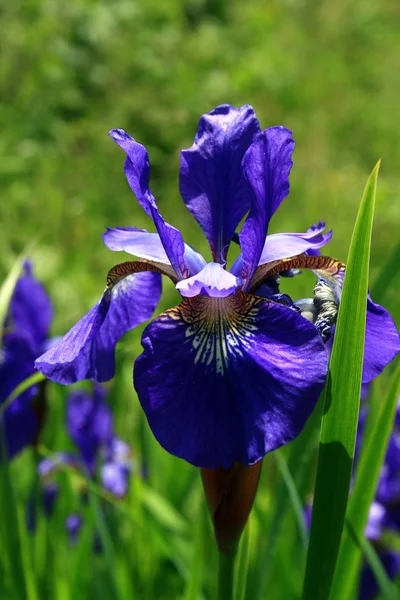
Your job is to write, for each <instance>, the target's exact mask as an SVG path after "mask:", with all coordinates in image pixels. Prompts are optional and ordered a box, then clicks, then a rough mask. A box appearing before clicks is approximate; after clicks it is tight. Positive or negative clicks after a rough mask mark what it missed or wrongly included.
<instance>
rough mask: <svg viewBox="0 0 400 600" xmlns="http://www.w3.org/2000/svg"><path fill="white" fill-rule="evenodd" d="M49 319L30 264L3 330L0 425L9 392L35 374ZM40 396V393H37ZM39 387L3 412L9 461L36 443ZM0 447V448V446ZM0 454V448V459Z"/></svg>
mask: <svg viewBox="0 0 400 600" xmlns="http://www.w3.org/2000/svg"><path fill="white" fill-rule="evenodd" d="M52 317H53V309H52V306H51V302H50V299H49V297H48V295H47V293H46V291H45V290H44V288H43V286H42V284H41V283H39V282H38V281H37V280H36V279H35V278H34V277H33V275H32V268H31V264H30V262H28V261H26V262H25V264H24V273H23V275H22V276H21V277H20V278H19V279H18V281H17V284H16V286H15V289H14V293H13V295H12V298H11V302H10V306H9V311H8V315H7V318H6V321H5V323H4V328H3V346H2V349H1V351H0V352H1V355H0V421H1V418H2V411H3V410H4V408H3V409H2V404H3V403H4V402H5V400H6V399H7V397H8V396H9V395H10V394H11V392H12V391H13V390H14V389H15V388H16V387H17V385H19V384H20V383H22V382H23V381H24V380H25V379H27V378H28V377H29V376H30V375H33V374H34V373H35V368H34V361H35V358H37V357H38V356H39V355H40V354H41V353H42V352H44V351H45V350H46V349H47V345H48V343H47V342H48V334H49V327H50V323H51V320H52ZM41 392H42V393H41ZM38 394H39V396H43V389H42V388H40V386H33V387H31V388H29V389H28V390H26V391H25V392H23V393H22V394H21V395H20V396H18V397H17V398H15V399H14V400H13V402H12V403H11V404H10V405H9V406H8V407H7V408H6V409H5V410H4V417H3V418H4V430H5V437H6V449H7V455H8V457H9V458H12V457H13V456H15V455H16V454H17V453H18V452H20V451H21V450H22V449H23V448H24V447H25V446H27V445H29V444H32V443H34V442H35V441H36V439H37V437H38V435H39V432H40V428H41V425H42V421H43V418H44V409H45V406H44V404H45V403H44V400H43V398H40V397H38ZM0 446H1V445H0ZM1 454H2V450H1V447H0V457H1Z"/></svg>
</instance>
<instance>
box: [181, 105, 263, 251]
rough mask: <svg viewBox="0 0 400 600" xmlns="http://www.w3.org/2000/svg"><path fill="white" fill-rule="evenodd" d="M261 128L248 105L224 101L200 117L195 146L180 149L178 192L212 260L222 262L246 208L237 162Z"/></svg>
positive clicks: (244, 187) (245, 188)
mask: <svg viewBox="0 0 400 600" xmlns="http://www.w3.org/2000/svg"><path fill="white" fill-rule="evenodd" d="M259 131H260V125H259V123H258V120H257V117H256V115H255V113H254V110H253V108H252V107H251V106H249V105H245V106H242V107H241V108H235V107H233V106H230V105H228V104H224V105H221V106H217V107H216V108H214V109H213V110H212V111H211V112H210V113H207V114H205V115H203V116H202V117H201V119H200V121H199V126H198V131H197V134H196V137H195V139H194V143H193V145H192V146H191V147H190V148H188V149H186V150H182V151H181V164H180V179H179V187H180V192H181V195H182V198H183V200H184V202H185V205H186V207H187V208H188V210H189V211H190V212H191V214H192V215H193V217H194V218H195V219H196V221H197V222H198V223H199V225H200V227H201V228H202V230H203V232H204V234H205V236H206V238H207V240H208V242H209V244H210V248H211V252H212V255H213V260H214V261H215V262H223V261H224V259H225V257H226V254H227V250H228V247H229V244H230V241H231V238H232V235H233V233H234V232H235V229H236V227H237V225H238V224H239V223H240V221H241V219H242V218H243V216H244V215H245V214H246V212H247V211H248V209H249V207H250V197H249V194H250V191H249V188H248V186H247V183H246V181H245V178H244V175H243V170H242V166H241V162H242V158H243V156H244V154H245V152H246V150H247V149H248V147H249V146H250V144H251V143H252V141H253V139H254V137H255V136H256V135H257V134H258V133H259Z"/></svg>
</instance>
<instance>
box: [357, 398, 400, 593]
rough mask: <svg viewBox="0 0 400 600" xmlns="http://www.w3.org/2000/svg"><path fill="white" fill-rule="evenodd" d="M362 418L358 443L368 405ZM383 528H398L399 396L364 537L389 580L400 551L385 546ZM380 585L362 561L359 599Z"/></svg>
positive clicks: (397, 568) (397, 567)
mask: <svg viewBox="0 0 400 600" xmlns="http://www.w3.org/2000/svg"><path fill="white" fill-rule="evenodd" d="M361 414H362V418H361V419H360V422H359V428H358V431H357V446H358V447H359V446H360V443H361V441H362V435H363V430H364V425H365V421H366V415H367V408H366V407H364V409H363V411H362V413H361ZM385 531H393V532H395V533H398V532H399V531H400V398H399V402H398V406H397V413H396V420H395V426H394V429H393V431H392V433H391V436H390V438H389V444H388V448H387V451H386V455H385V459H384V462H383V465H382V469H381V473H380V477H379V481H378V487H377V490H376V495H375V500H374V502H373V503H372V505H371V507H370V510H369V515H368V523H367V526H366V529H365V537H366V538H367V539H368V540H369V541H370V542H371V543H372V544H373V545H374V547H375V549H376V551H377V553H378V556H379V558H380V560H381V562H382V565H383V567H384V569H385V571H386V573H387V575H388V577H389V578H390V579H391V580H394V579H396V577H397V576H398V575H399V573H400V553H399V552H398V550H395V549H393V548H390V547H387V545H386V544H385V538H384V533H385ZM378 591H379V586H378V583H377V581H376V579H375V576H374V574H373V572H372V570H371V568H370V566H369V565H368V564H367V563H364V565H363V568H362V572H361V580H360V590H359V599H360V600H372V598H375V596H376V595H377V594H378Z"/></svg>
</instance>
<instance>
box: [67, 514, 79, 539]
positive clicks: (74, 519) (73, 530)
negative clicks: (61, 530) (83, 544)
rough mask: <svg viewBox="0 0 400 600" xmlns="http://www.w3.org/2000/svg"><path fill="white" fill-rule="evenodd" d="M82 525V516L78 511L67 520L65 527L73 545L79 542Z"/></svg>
mask: <svg viewBox="0 0 400 600" xmlns="http://www.w3.org/2000/svg"><path fill="white" fill-rule="evenodd" d="M81 527H82V516H81V515H80V514H78V513H72V514H71V515H68V517H67V518H66V520H65V528H66V530H67V533H68V537H69V541H70V543H71V544H72V545H75V544H77V543H78V536H79V532H80V530H81Z"/></svg>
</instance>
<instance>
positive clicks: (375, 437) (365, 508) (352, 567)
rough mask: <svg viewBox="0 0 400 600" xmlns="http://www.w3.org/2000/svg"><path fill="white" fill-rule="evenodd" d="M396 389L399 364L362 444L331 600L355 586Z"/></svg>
mask: <svg viewBox="0 0 400 600" xmlns="http://www.w3.org/2000/svg"><path fill="white" fill-rule="evenodd" d="M399 389H400V362H399V363H398V365H397V368H396V373H395V376H394V377H393V378H392V382H391V386H390V388H389V391H388V393H387V395H386V398H385V400H384V402H383V404H382V407H381V410H380V414H379V417H378V420H377V421H376V422H375V425H374V427H373V428H371V429H372V430H371V431H370V437H369V439H368V440H365V441H366V442H367V443H364V444H363V447H362V452H361V457H360V462H359V464H358V467H357V472H356V480H355V485H354V490H353V493H352V495H351V498H350V501H349V505H348V510H347V515H346V522H347V524H348V526H347V527H345V530H344V534H343V539H342V542H341V545H340V551H339V557H338V562H337V565H336V571H335V578H334V582H333V586H332V594H331V599H332V600H340V599H341V598H347V597H348V596H349V594H350V592H351V590H352V589H354V586H355V584H356V580H357V574H358V570H359V568H360V565H361V549H360V546H359V544H358V542H357V540H358V539H361V538H362V537H363V534H364V530H365V527H366V524H367V520H368V512H369V507H370V505H371V503H372V501H373V499H374V496H375V490H376V486H377V484H378V479H379V474H380V470H381V465H382V462H383V459H384V456H385V452H386V448H387V444H388V441H389V436H390V433H391V431H392V427H393V421H394V417H395V414H396V408H397V399H398V394H399Z"/></svg>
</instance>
